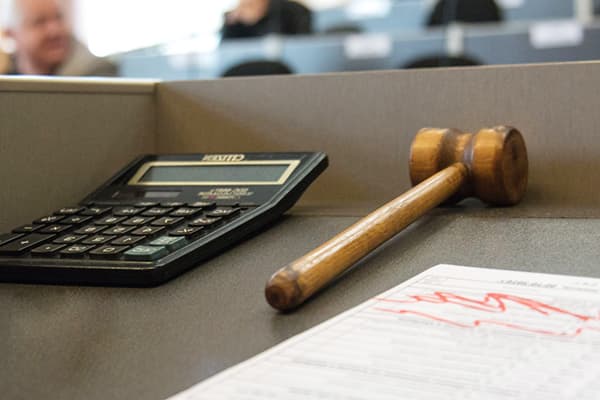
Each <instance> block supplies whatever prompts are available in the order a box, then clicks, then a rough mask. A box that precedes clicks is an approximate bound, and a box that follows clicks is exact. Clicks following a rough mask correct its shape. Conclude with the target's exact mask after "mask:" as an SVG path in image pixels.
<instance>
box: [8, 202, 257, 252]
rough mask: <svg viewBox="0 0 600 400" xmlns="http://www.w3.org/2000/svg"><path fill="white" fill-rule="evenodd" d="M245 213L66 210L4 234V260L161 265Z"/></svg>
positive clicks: (184, 207) (194, 207)
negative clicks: (117, 262) (162, 261)
mask: <svg viewBox="0 0 600 400" xmlns="http://www.w3.org/2000/svg"><path fill="white" fill-rule="evenodd" d="M243 210H245V209H242V208H239V207H233V206H223V205H217V204H215V203H210V202H195V203H188V204H184V203H179V202H168V203H160V204H158V203H153V202H138V203H135V204H131V205H122V206H121V205H119V206H115V207H107V206H104V205H95V204H89V205H88V207H78V206H74V207H65V208H62V209H60V210H58V211H56V212H55V213H53V214H52V215H49V216H46V217H43V218H39V219H37V220H35V221H33V222H32V223H31V224H29V225H24V226H21V227H19V228H16V229H15V230H14V231H13V233H7V234H0V256H18V257H36V258H68V259H90V258H91V259H110V260H126V261H127V260H129V261H156V260H158V259H160V258H163V257H165V256H166V255H168V254H169V253H170V252H173V251H177V250H179V249H181V248H182V247H184V246H186V245H188V244H190V243H193V242H194V240H196V239H198V238H201V237H204V236H206V235H207V234H209V233H210V232H212V231H213V230H214V229H216V228H218V227H219V226H221V224H222V223H223V222H224V221H230V220H232V219H234V218H236V217H239V216H240V215H241V214H242V213H243Z"/></svg>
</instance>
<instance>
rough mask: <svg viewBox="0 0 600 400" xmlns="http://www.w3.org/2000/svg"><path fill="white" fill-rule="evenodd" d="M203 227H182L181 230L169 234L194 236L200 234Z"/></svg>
mask: <svg viewBox="0 0 600 400" xmlns="http://www.w3.org/2000/svg"><path fill="white" fill-rule="evenodd" d="M202 229H204V228H202V227H192V226H182V227H181V228H179V229H176V230H174V231H172V232H170V233H169V235H172V236H192V235H195V234H197V233H198V232H200V231H201V230H202Z"/></svg>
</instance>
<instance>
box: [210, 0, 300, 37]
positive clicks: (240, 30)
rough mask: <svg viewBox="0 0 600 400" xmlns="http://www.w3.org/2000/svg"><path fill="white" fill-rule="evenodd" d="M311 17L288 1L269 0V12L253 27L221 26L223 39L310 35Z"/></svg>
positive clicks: (238, 24) (297, 4)
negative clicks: (273, 34)
mask: <svg viewBox="0 0 600 400" xmlns="http://www.w3.org/2000/svg"><path fill="white" fill-rule="evenodd" d="M311 20H312V15H311V12H310V10H309V9H307V8H306V7H304V6H303V5H301V4H299V3H296V2H294V1H289V0H270V4H269V10H268V12H267V15H265V16H264V17H263V18H262V19H261V20H260V21H258V22H257V23H256V24H254V25H244V24H242V23H236V24H231V25H228V24H227V23H225V24H224V25H223V30H222V34H223V39H236V38H247V37H258V36H264V35H267V34H269V33H278V34H282V35H298V34H309V33H311V23H312V21H311Z"/></svg>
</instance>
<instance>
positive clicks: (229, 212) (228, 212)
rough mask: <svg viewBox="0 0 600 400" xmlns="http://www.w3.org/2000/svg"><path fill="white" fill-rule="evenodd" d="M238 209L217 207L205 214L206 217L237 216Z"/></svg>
mask: <svg viewBox="0 0 600 400" xmlns="http://www.w3.org/2000/svg"><path fill="white" fill-rule="evenodd" d="M239 212H240V209H239V208H229V207H218V208H215V209H214V210H212V211H209V212H207V213H206V216H207V217H231V216H233V215H236V214H239Z"/></svg>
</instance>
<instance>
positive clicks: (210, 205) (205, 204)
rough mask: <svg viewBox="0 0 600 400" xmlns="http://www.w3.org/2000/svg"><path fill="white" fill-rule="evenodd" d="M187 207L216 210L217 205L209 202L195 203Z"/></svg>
mask: <svg viewBox="0 0 600 400" xmlns="http://www.w3.org/2000/svg"><path fill="white" fill-rule="evenodd" d="M187 206H188V207H193V208H202V209H205V210H208V209H210V208H215V207H216V204H215V203H212V202H208V201H196V202H194V203H188V204H187Z"/></svg>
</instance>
